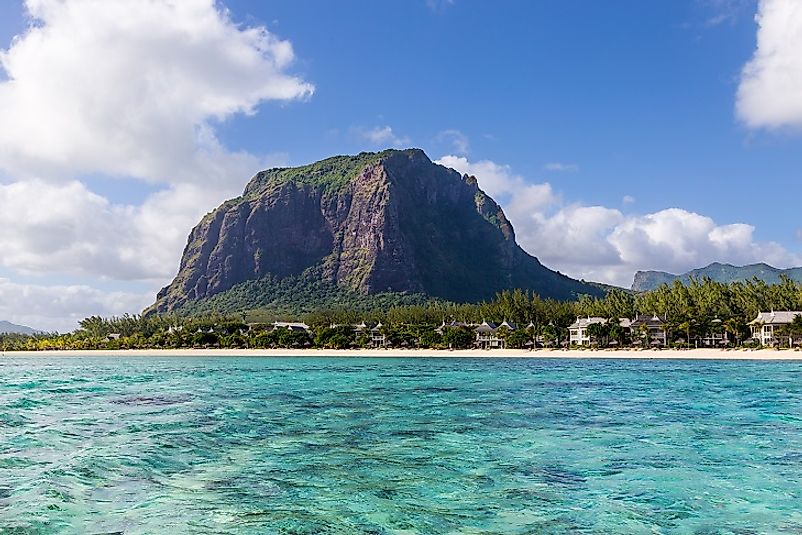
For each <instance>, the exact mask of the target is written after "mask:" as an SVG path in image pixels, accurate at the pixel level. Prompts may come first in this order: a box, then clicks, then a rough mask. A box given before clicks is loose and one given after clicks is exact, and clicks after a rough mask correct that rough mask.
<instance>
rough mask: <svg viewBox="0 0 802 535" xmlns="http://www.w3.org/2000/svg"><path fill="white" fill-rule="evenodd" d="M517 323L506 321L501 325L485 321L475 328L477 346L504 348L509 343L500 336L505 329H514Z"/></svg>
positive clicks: (482, 347)
mask: <svg viewBox="0 0 802 535" xmlns="http://www.w3.org/2000/svg"><path fill="white" fill-rule="evenodd" d="M515 329H516V325H515V324H514V323H508V322H506V321H504V322H503V323H501V324H500V325H496V324H494V323H488V322H486V321H483V322H482V323H480V324H479V325H478V326H477V327H476V328H475V329H474V332H475V333H476V346H477V347H479V348H481V349H504V348H505V347H507V343H506V342H505V340H504V338H503V337H502V336H500V333H501V332H503V330H507V331H514V330H515Z"/></svg>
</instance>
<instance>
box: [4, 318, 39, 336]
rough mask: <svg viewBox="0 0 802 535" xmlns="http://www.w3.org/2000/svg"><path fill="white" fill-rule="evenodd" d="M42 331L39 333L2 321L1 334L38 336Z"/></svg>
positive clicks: (23, 326)
mask: <svg viewBox="0 0 802 535" xmlns="http://www.w3.org/2000/svg"><path fill="white" fill-rule="evenodd" d="M40 332H42V331H37V330H36V329H32V328H30V327H26V326H25V325H17V324H15V323H11V322H10V321H4V320H0V334H37V333H40Z"/></svg>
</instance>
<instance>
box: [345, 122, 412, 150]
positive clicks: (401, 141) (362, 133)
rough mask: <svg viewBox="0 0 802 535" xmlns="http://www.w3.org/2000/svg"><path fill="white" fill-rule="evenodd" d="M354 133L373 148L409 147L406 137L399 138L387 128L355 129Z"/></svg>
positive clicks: (408, 140)
mask: <svg viewBox="0 0 802 535" xmlns="http://www.w3.org/2000/svg"><path fill="white" fill-rule="evenodd" d="M354 132H356V134H357V135H358V136H359V137H361V138H362V139H365V140H367V141H369V142H370V144H371V145H373V146H374V147H379V148H389V147H395V148H406V147H407V146H408V145H409V142H410V139H409V137H407V136H399V135H397V134H396V133H395V132H393V129H392V128H391V127H389V126H377V127H375V128H369V129H365V128H356V129H354Z"/></svg>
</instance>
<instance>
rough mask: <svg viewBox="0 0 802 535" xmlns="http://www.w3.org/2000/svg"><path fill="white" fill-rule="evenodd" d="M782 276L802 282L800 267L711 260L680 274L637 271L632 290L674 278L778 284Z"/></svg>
mask: <svg viewBox="0 0 802 535" xmlns="http://www.w3.org/2000/svg"><path fill="white" fill-rule="evenodd" d="M783 276H785V277H787V278H789V279H791V280H794V281H797V282H802V267H795V268H788V269H779V268H775V267H772V266H770V265H768V264H764V263H759V264H749V265H746V266H733V265H732V264H721V263H718V262H713V263H712V264H710V265H709V266H705V267H703V268H699V269H694V270H691V271H688V272H686V273H682V274H680V275H674V274H672V273H666V272H665V271H638V272H637V273H635V278H634V280H633V282H632V290H633V291H636V292H643V291H647V290H654V289H655V288H657V287H658V286H660V285H661V284H671V283H672V282H674V281H675V280H678V281H680V282H681V283H682V284H685V285H688V284H689V283H690V281H691V279H699V280H701V279H704V278H709V279H711V280H713V281H716V282H724V283H728V282H744V281H748V280H752V279H756V280H760V281H763V282H765V283H767V284H779V283H780V282H781V279H782V277H783Z"/></svg>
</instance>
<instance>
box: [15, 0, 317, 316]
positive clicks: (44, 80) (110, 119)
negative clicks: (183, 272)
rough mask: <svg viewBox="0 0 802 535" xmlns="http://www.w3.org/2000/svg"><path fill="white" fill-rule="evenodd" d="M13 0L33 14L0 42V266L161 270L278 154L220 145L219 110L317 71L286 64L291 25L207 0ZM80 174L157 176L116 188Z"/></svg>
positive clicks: (272, 96)
mask: <svg viewBox="0 0 802 535" xmlns="http://www.w3.org/2000/svg"><path fill="white" fill-rule="evenodd" d="M25 5H26V8H27V10H28V14H29V17H30V25H29V28H28V29H27V30H26V32H25V33H24V34H22V35H20V36H17V37H16V38H15V39H14V40H13V41H12V42H11V43H10V46H9V48H8V49H6V50H3V51H0V65H2V68H3V70H4V71H5V74H6V77H5V79H3V78H2V77H0V116H2V117H3V120H2V121H1V122H0V248H2V250H3V251H4V252H3V255H2V256H0V267H5V268H7V269H10V270H12V272H18V273H35V274H44V275H53V274H58V275H64V274H67V275H87V274H88V275H94V276H98V277H101V278H104V279H111V280H144V281H148V283H149V284H151V283H152V284H154V285H156V284H157V283H158V284H163V283H165V282H166V281H167V280H168V278H169V277H170V276H171V275H172V274H174V273H175V270H176V269H177V266H178V258H179V257H180V254H181V250H182V248H183V245H184V243H185V240H186V236H187V234H188V232H189V229H190V227H191V226H192V225H193V224H194V223H196V222H197V220H198V219H199V218H200V216H201V215H202V214H203V213H205V212H207V211H208V210H210V209H212V208H214V207H215V206H216V205H217V204H219V203H220V202H221V201H222V200H223V199H225V198H227V197H230V196H233V195H236V194H237V193H239V192H240V191H241V189H242V185H243V183H244V182H245V180H247V178H248V177H250V176H252V175H253V174H254V172H256V171H257V170H259V169H263V168H265V167H268V166H269V165H270V164H271V163H275V161H271V160H274V158H273V157H271V156H270V155H254V154H251V153H248V152H244V151H232V150H230V149H228V148H227V147H225V146H224V145H223V144H222V143H221V142H220V141H219V139H218V137H217V135H216V131H215V125H216V124H218V123H219V122H220V121H223V120H225V119H227V118H229V117H231V116H232V115H235V114H244V115H249V114H253V113H255V112H256V109H257V106H258V105H259V104H260V103H262V102H264V101H269V100H274V101H291V100H303V99H305V98H308V97H309V96H310V95H311V94H312V92H313V91H314V87H313V86H312V85H311V84H309V83H307V82H305V81H304V80H302V79H301V78H299V77H297V76H294V75H292V74H289V73H288V70H289V68H290V67H291V65H292V63H293V61H294V53H293V49H292V45H291V44H290V42H289V41H285V40H281V39H279V38H277V37H276V36H274V35H272V34H271V33H270V32H268V31H267V30H266V29H265V28H264V27H244V26H242V25H238V24H236V23H234V22H233V21H232V20H231V19H230V17H229V14H228V12H227V11H226V10H225V9H223V8H222V7H220V6H219V4H218V3H217V2H215V0H182V1H181V2H176V1H173V0H149V1H148V2H141V1H139V0H113V1H112V0H27V2H26V4H25ZM90 175H91V176H92V177H93V181H95V182H96V181H97V180H114V178H113V177H116V176H119V177H126V178H129V179H131V178H133V179H135V180H136V179H139V180H142V181H146V182H149V183H152V184H156V185H157V188H159V189H158V191H157V192H156V193H153V194H151V195H150V196H149V197H148V198H147V199H146V200H145V201H144V202H143V203H141V204H139V205H128V204H115V203H112V202H110V201H109V200H108V199H107V198H104V197H103V196H100V195H97V194H95V193H93V192H92V191H90V190H89V189H88V188H87V187H86V186H85V185H84V184H83V183H82V182H81V179H82V177H84V176H90ZM104 189H105V188H104ZM112 189H113V186H112ZM62 278H63V277H62ZM154 287H155V286H154ZM79 293H80V292H79ZM76 295H78V294H76ZM80 295H88V294H86V292H83V293H82V294H80ZM151 299H152V296H151ZM75 302H76V303H77V301H75ZM127 302H129V303H130V301H127ZM18 304H19V306H20V307H21V310H22V309H25V308H28V305H26V304H25V302H24V301H22V302H18ZM141 304H142V303H137V304H136V307H137V308H136V309H135V310H133V311H137V310H139V309H140V305H141ZM30 306H33V304H31V305H30ZM9 310H10V309H9ZM81 310H86V308H82V309H81ZM89 312H92V313H97V311H91V310H89ZM21 313H22V312H20V311H18V312H17V314H21ZM0 314H2V310H0ZM15 317H16V316H15ZM0 318H2V315H0Z"/></svg>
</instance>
